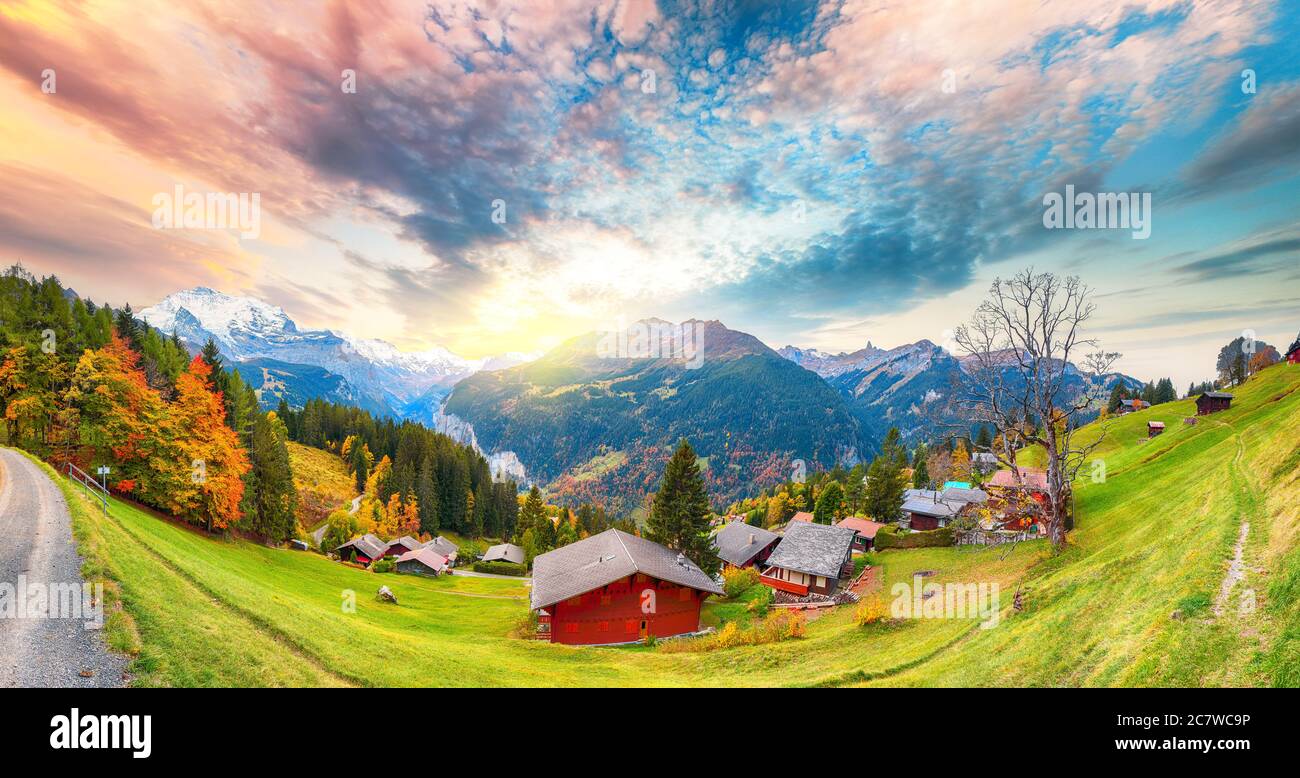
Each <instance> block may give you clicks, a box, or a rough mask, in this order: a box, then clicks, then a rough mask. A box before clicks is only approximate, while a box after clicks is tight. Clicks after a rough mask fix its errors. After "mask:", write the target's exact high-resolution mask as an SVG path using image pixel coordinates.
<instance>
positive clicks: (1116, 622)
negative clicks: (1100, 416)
mask: <svg viewBox="0 0 1300 778" xmlns="http://www.w3.org/2000/svg"><path fill="white" fill-rule="evenodd" d="M1297 388H1300V368H1296V367H1276V368H1271V369H1269V370H1267V371H1264V372H1263V373H1262V374H1261V375H1259V376H1257V377H1256V378H1253V379H1251V381H1250V382H1249V383H1248V385H1247V386H1245V387H1242V388H1241V389H1240V390H1239V391H1238V398H1237V401H1236V402H1235V403H1234V407H1233V409H1232V410H1231V411H1228V412H1226V413H1223V414H1219V415H1216V416H1215V417H1213V418H1211V419H1205V420H1202V422H1201V423H1200V424H1197V425H1196V426H1194V427H1186V426H1184V425H1183V424H1182V421H1181V419H1182V417H1183V416H1186V415H1190V410H1189V408H1190V404H1189V403H1187V402H1180V403H1176V404H1171V405H1168V406H1160V407H1157V408H1153V409H1151V410H1149V411H1144V412H1142V413H1139V414H1134V415H1131V416H1128V417H1124V418H1122V419H1119V420H1116V421H1115V422H1114V423H1113V425H1112V427H1111V432H1110V435H1109V437H1108V440H1107V442H1106V443H1105V445H1104V446H1103V447H1101V448H1100V449H1099V450H1098V452H1099V455H1100V456H1102V457H1104V458H1105V460H1106V465H1107V478H1106V480H1105V482H1104V483H1097V484H1094V483H1091V482H1088V481H1086V479H1085V482H1084V483H1081V484H1080V485H1079V488H1078V507H1079V512H1080V525H1079V528H1078V530H1077V531H1076V532H1075V533H1073V536H1072V538H1071V547H1070V549H1069V550H1068V551H1066V552H1065V553H1063V554H1061V555H1056V556H1053V555H1052V554H1051V553H1050V550H1049V549H1047V548H1046V546H1045V544H1044V543H1043V542H1041V541H1034V542H1030V543H1025V544H1021V545H1019V546H1017V547H1015V548H1012V549H1005V548H1004V549H974V548H969V547H967V548H960V549H957V548H942V549H917V550H907V551H889V552H885V553H883V554H880V555H879V558H880V559H881V560H882V563H883V568H884V575H885V584H886V587H888V586H890V585H892V584H893V583H895V582H898V581H907V580H910V579H911V575H912V573H913V572H916V571H927V572H929V573H930V575H929V577H927V578H926V580H927V581H928V582H937V583H945V582H948V581H954V582H981V581H996V582H997V583H998V584H999V585H1000V587H1001V591H1002V594H1003V596H1002V606H1003V618H1002V622H1001V624H1000V625H999V626H996V627H994V628H992V629H987V630H985V629H980V628H978V626H977V624H976V623H975V622H974V621H969V620H913V621H906V622H902V623H881V624H875V625H872V626H869V627H865V628H863V627H858V626H856V625H855V624H854V623H853V619H852V615H853V614H852V613H851V609H847V608H840V609H836V612H833V613H830V614H828V615H825V616H822V617H821V618H819V619H816V620H815V621H813V622H811V623H810V624H809V625H808V629H807V635H806V637H804V638H802V639H798V640H790V641H786V642H783V643H778V644H769V645H760V646H745V647H738V648H732V649H726V650H719V651H701V652H692V653H668V652H663V651H659V650H657V649H655V648H650V647H642V646H638V647H630V648H628V647H625V648H569V647H565V646H555V645H550V644H547V643H542V642H538V641H530V640H522V639H518V638H515V637H512V633H513V630H514V628H515V627H516V625H517V624H518V623H519V621H520V619H522V618H523V617H524V616H525V615H526V612H527V589H526V588H525V587H524V585H522V584H521V583H519V582H516V581H502V580H495V579H482V578H465V577H452V578H441V579H437V580H428V579H421V578H415V577H410V576H397V575H391V574H385V575H378V574H374V573H370V572H366V571H362V570H357V569H355V568H351V567H348V566H345V565H341V564H338V563H334V562H330V561H328V560H326V559H324V558H323V557H320V556H317V555H314V554H309V553H303V552H293V551H286V550H280V549H269V548H265V547H262V546H260V545H257V544H255V543H249V542H245V541H239V540H219V539H213V538H210V537H207V536H204V535H202V534H201V533H198V532H195V531H193V530H192V529H189V528H187V527H184V526H181V525H178V524H176V523H173V522H170V521H166V520H163V519H160V518H158V517H156V516H154V515H152V514H149V513H146V512H144V511H141V510H138V509H136V508H134V507H132V506H129V505H126V504H124V503H120V502H114V503H113V505H112V509H111V514H110V515H109V516H108V517H105V516H103V515H102V514H101V513H100V512H99V510H98V508H97V507H95V506H94V505H93V504H91V503H90V502H89V501H87V500H86V499H85V498H84V497H81V496H80V494H79V492H78V491H77V490H76V488H75V487H73V486H71V485H69V484H67V482H65V481H63V479H59V481H60V483H61V484H62V485H63V487H64V489H65V491H66V493H67V494H68V497H69V500H70V504H71V505H72V507H73V512H74V516H73V520H74V530H75V531H76V533H77V536H78V539H79V543H80V544H81V545H82V548H83V551H86V552H89V554H88V555H89V557H90V558H89V560H88V562H87V567H88V573H91V574H94V575H97V576H102V577H104V578H105V579H107V580H109V581H115V582H116V583H117V587H118V589H120V592H119V593H117V595H116V596H117V597H120V601H121V607H122V608H123V611H122V613H123V618H119V619H117V620H115V621H112V622H110V626H111V627H113V629H115V630H116V632H115V633H111V634H110V636H109V637H110V642H111V643H112V644H113V645H115V646H117V647H119V648H121V649H123V650H126V651H128V652H129V653H131V654H132V656H133V657H134V661H133V663H132V666H131V671H132V673H133V678H132V683H133V684H135V685H140V686H169V685H170V686H304V685H308V686H310V685H374V686H479V685H484V686H495V685H528V686H572V685H597V686H711V685H717V686H747V685H748V686H782V685H843V684H908V685H1003V684H1006V685H1148V684H1169V685H1192V686H1196V685H1272V684H1279V685H1290V686H1294V685H1300V677H1298V675H1297V674H1298V673H1300V668H1298V667H1297V665H1300V658H1297V657H1300V615H1298V606H1297V596H1300V558H1298V556H1297V551H1296V541H1297V527H1298V526H1300V518H1297V507H1296V506H1297V503H1298V502H1300V482H1297V479H1296V470H1297V469H1298V468H1300V463H1298V462H1297V460H1298V459H1300V453H1297V452H1298V451H1300V449H1297V446H1298V445H1300V392H1297V391H1296V390H1297ZM1150 418H1162V419H1164V420H1165V421H1166V422H1167V423H1168V424H1169V431H1168V432H1166V433H1165V435H1164V436H1162V437H1161V438H1159V439H1156V440H1155V441H1152V442H1142V440H1143V439H1144V436H1145V428H1146V421H1147V420H1148V419H1150ZM1288 462H1289V464H1288ZM1243 517H1248V518H1249V521H1250V525H1251V527H1250V533H1249V535H1248V539H1247V542H1246V544H1245V546H1244V548H1243V559H1244V562H1245V566H1246V568H1247V573H1246V578H1245V580H1244V582H1243V583H1242V584H1240V585H1239V586H1238V587H1237V588H1236V590H1235V592H1234V594H1233V597H1232V598H1231V602H1230V603H1229V607H1227V608H1226V609H1225V611H1224V615H1223V616H1220V617H1217V618H1216V617H1214V616H1213V610H1214V604H1215V600H1216V598H1217V597H1218V593H1219V587H1220V584H1221V582H1222V580H1223V577H1224V574H1225V572H1226V570H1227V566H1228V560H1229V558H1230V557H1231V556H1232V554H1233V551H1234V548H1233V547H1234V544H1235V543H1236V541H1237V537H1238V530H1239V526H1240V524H1241V521H1242V519H1243ZM381 584H387V585H389V586H390V587H391V588H392V589H393V590H394V591H395V592H396V593H397V595H398V597H399V599H400V604H399V605H391V604H386V603H381V602H378V601H376V600H375V598H374V593H375V590H376V589H377V588H378V587H379V586H380V585H381ZM1017 587H1020V588H1021V590H1022V592H1023V605H1024V609H1023V610H1021V611H1018V612H1017V611H1015V610H1014V609H1013V608H1012V598H1013V593H1014V592H1015V591H1016V589H1017ZM1243 589H1252V590H1254V592H1255V593H1256V595H1257V598H1256V599H1257V607H1256V608H1255V610H1254V611H1253V612H1251V613H1243V612H1242V611H1241V608H1240V596H1241V593H1242V591H1243ZM349 592H353V593H355V606H356V607H355V609H354V610H352V611H349V610H348V609H346V608H345V607H344V604H345V601H346V600H347V598H348V597H349V594H348V593H349ZM706 608H708V609H709V611H710V613H709V614H708V616H707V617H706V620H707V621H708V622H709V623H716V622H718V621H722V620H726V619H728V618H738V619H742V620H744V621H747V620H748V619H747V618H745V617H744V616H742V615H741V614H742V613H743V606H742V605H741V604H739V603H735V604H732V603H726V602H722V603H716V604H710V605H707V606H706ZM1176 610H1177V611H1181V613H1180V616H1181V618H1173V617H1172V616H1173V614H1174V611H1176ZM114 624H115V625H116V626H115V627H114V626H113V625H114Z"/></svg>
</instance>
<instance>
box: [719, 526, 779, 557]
mask: <svg viewBox="0 0 1300 778" xmlns="http://www.w3.org/2000/svg"><path fill="white" fill-rule="evenodd" d="M780 537H781V536H780V535H778V534H776V533H775V532H769V531H768V530H765V529H763V528H762V527H754V526H751V525H749V524H746V523H745V522H743V521H733V522H731V523H729V524H727V526H725V527H723V528H722V529H720V530H718V534H717V535H715V536H714V537H713V542H714V543H715V544H716V545H717V547H718V556H719V557H720V558H721V559H722V561H724V562H729V563H731V564H733V565H737V566H744V565H747V564H749V562H750V560H752V559H753V558H754V557H755V556H757V555H758V552H760V551H762V550H763V549H765V548H767V547H768V545H770V544H771V543H772V541H774V540H777V539H778V538H780Z"/></svg>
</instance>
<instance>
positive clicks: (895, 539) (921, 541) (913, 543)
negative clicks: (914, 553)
mask: <svg viewBox="0 0 1300 778" xmlns="http://www.w3.org/2000/svg"><path fill="white" fill-rule="evenodd" d="M953 543H954V538H953V532H952V527H941V528H939V529H932V530H924V531H921V532H901V531H899V530H898V529H897V528H896V527H893V526H892V525H891V526H888V527H882V528H881V529H880V531H879V532H877V533H876V548H877V549H880V550H884V549H886V548H933V547H936V546H951V545H953Z"/></svg>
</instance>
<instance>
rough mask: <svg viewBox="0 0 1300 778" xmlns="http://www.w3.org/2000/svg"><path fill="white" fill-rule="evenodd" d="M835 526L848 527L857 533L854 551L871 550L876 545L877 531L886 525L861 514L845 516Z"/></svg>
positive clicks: (854, 538)
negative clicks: (865, 517)
mask: <svg viewBox="0 0 1300 778" xmlns="http://www.w3.org/2000/svg"><path fill="white" fill-rule="evenodd" d="M835 526H837V527H848V528H849V529H851V530H853V531H854V532H855V533H857V534H855V535H854V537H853V550H854V551H870V550H871V549H872V548H873V547H874V546H875V545H876V533H877V532H879V531H880V528H881V527H883V526H885V525H884V524H882V523H880V522H878V521H872V520H871V519H864V518H862V517H861V516H845V517H844V518H842V519H840V520H839V521H837V522H835Z"/></svg>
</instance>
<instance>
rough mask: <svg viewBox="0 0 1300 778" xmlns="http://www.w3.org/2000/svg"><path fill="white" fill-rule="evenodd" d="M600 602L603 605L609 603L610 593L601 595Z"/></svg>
mask: <svg viewBox="0 0 1300 778" xmlns="http://www.w3.org/2000/svg"><path fill="white" fill-rule="evenodd" d="M600 604H601V605H609V595H608V594H602V595H600Z"/></svg>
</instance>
